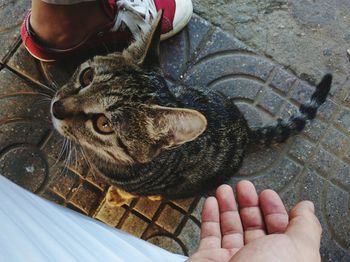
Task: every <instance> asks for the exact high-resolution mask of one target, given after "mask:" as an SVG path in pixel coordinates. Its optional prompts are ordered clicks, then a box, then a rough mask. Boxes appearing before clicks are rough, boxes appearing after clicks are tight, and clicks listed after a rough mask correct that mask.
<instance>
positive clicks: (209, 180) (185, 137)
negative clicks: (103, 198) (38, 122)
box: [51, 14, 332, 199]
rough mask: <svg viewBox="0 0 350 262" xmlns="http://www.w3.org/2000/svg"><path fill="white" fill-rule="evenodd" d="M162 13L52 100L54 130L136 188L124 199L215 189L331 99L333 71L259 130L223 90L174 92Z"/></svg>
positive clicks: (121, 183)
mask: <svg viewBox="0 0 350 262" xmlns="http://www.w3.org/2000/svg"><path fill="white" fill-rule="evenodd" d="M160 19H161V15H160V14H159V15H158V17H157V19H156V20H155V22H154V25H153V26H152V29H151V31H150V32H149V33H148V34H146V35H145V36H144V38H143V39H142V40H140V41H137V42H135V43H133V44H131V45H130V46H129V47H128V48H127V49H125V50H124V51H123V52H122V53H118V52H116V53H111V54H108V55H106V56H96V57H94V58H93V59H91V60H88V61H86V62H84V63H83V64H82V65H81V66H80V67H79V68H78V69H77V70H76V72H75V73H74V75H73V76H72V78H71V79H70V81H69V82H68V83H67V84H66V85H64V86H63V87H62V88H61V89H60V90H59V91H58V92H57V93H56V95H55V97H54V98H53V100H52V104H51V113H52V119H53V123H54V126H55V128H56V129H57V130H58V131H59V132H60V133H61V134H62V135H63V136H65V137H67V138H69V139H71V140H73V141H75V142H76V143H79V144H80V145H81V146H82V148H83V149H84V151H85V152H86V155H87V157H88V159H89V162H91V163H92V164H93V165H94V168H95V169H96V170H97V172H98V173H100V174H101V175H102V176H103V177H104V178H105V179H107V181H109V182H110V183H111V184H112V185H114V186H116V187H117V188H120V189H122V190H120V192H124V191H126V192H129V194H127V193H125V192H124V193H125V194H122V195H123V197H129V196H130V194H131V195H138V196H162V197H165V198H168V199H176V198H185V197H190V196H194V195H196V194H201V193H204V192H207V191H209V190H211V189H214V188H215V187H217V186H218V185H220V184H222V183H224V182H226V181H227V180H228V179H229V178H230V177H231V176H233V175H234V174H235V173H236V172H237V170H238V169H239V168H240V167H241V164H242V160H243V157H244V154H245V151H246V148H247V146H248V145H270V144H273V143H281V142H284V141H285V140H286V139H288V138H289V137H290V136H292V135H295V134H297V133H299V132H300V131H301V130H302V129H303V128H304V126H305V124H306V122H307V121H308V120H311V119H313V118H314V117H315V115H316V112H317V109H318V107H319V106H320V105H321V104H322V103H323V102H324V101H325V100H326V97H327V94H328V92H329V89H330V86H331V82H332V76H331V75H326V76H324V78H323V79H322V81H321V82H320V83H319V84H318V86H317V87H316V91H315V92H314V94H313V95H312V97H311V99H310V102H309V103H307V104H304V105H302V106H301V107H300V113H299V114H298V115H297V116H292V117H291V118H290V119H289V120H286V121H283V120H280V121H278V122H277V123H275V124H273V125H270V126H265V127H261V128H256V129H255V128H250V127H249V126H248V124H247V121H246V120H245V118H244V116H243V114H242V113H241V112H240V111H239V109H238V108H237V107H236V106H235V104H234V103H233V102H232V101H231V100H229V99H227V98H225V97H223V96H222V95H220V94H219V93H217V92H214V91H208V90H206V89H203V88H201V87H196V88H193V87H192V88H191V87H183V88H182V87H179V89H178V90H177V91H176V93H175V92H174V91H173V92H172V91H170V90H169V88H168V86H167V83H166V81H165V79H164V77H163V76H162V73H161V71H160V70H159V64H158V52H159V39H160V25H158V24H160V23H159V21H160ZM157 25H158V26H157Z"/></svg>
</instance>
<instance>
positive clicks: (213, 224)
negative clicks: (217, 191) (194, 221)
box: [198, 197, 221, 250]
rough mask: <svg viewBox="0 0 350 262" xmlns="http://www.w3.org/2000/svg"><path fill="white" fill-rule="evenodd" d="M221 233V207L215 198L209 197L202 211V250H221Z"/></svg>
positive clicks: (200, 243)
mask: <svg viewBox="0 0 350 262" xmlns="http://www.w3.org/2000/svg"><path fill="white" fill-rule="evenodd" d="M220 247H221V231H220V218H219V206H218V202H217V201H216V198H215V197H208V198H207V199H206V200H205V202H204V206H203V210H202V224H201V239H200V242H199V248H198V249H199V250H200V249H210V248H220Z"/></svg>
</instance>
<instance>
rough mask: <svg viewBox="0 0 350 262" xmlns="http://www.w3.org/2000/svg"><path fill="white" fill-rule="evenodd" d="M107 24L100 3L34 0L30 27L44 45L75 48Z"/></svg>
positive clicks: (107, 19)
mask: <svg viewBox="0 0 350 262" xmlns="http://www.w3.org/2000/svg"><path fill="white" fill-rule="evenodd" d="M91 18H93V19H91ZM108 21H109V18H108V17H107V16H106V15H105V14H104V13H103V11H102V9H101V8H100V6H99V3H98V2H86V3H79V4H75V5H52V4H46V3H44V2H42V1H41V0H33V1H32V13H31V17H30V24H31V27H32V29H33V30H34V32H35V33H36V35H37V36H38V37H39V39H40V40H41V41H42V42H44V43H45V44H47V45H48V46H50V47H53V48H69V47H73V46H75V45H77V44H79V43H80V42H81V41H82V40H83V39H84V38H85V37H86V36H88V35H89V33H91V32H92V31H94V30H96V29H97V28H98V27H99V26H102V25H104V24H106V23H107V22H108Z"/></svg>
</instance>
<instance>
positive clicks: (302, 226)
mask: <svg viewBox="0 0 350 262" xmlns="http://www.w3.org/2000/svg"><path fill="white" fill-rule="evenodd" d="M289 218H290V220H289V225H288V227H287V230H286V234H287V235H289V236H290V237H292V238H293V239H294V240H296V243H299V244H300V245H308V244H309V245H312V246H313V247H314V248H317V249H318V248H319V247H320V241H321V234H322V227H321V224H320V221H319V220H318V219H317V217H316V216H315V207H314V204H313V203H312V202H310V201H302V202H300V203H298V204H297V205H296V206H295V207H294V208H293V209H292V211H291V212H290V216H289Z"/></svg>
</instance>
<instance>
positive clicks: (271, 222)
mask: <svg viewBox="0 0 350 262" xmlns="http://www.w3.org/2000/svg"><path fill="white" fill-rule="evenodd" d="M259 203H260V207H261V210H262V213H263V216H264V221H265V227H266V231H267V233H268V234H274V233H284V232H285V230H286V228H287V226H288V222H289V218H288V213H287V210H286V208H285V207H284V204H283V202H282V200H281V198H280V197H279V195H278V194H277V193H276V192H275V191H273V190H271V189H267V190H264V191H263V192H261V193H260V195H259Z"/></svg>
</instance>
